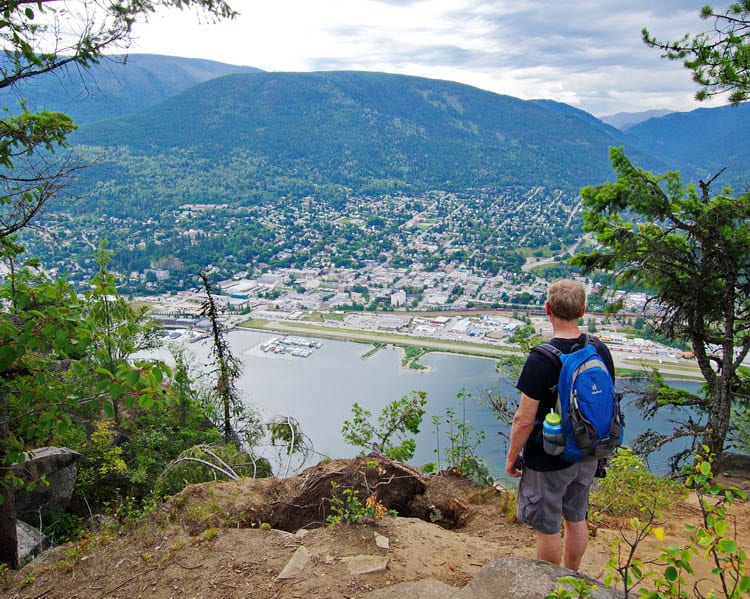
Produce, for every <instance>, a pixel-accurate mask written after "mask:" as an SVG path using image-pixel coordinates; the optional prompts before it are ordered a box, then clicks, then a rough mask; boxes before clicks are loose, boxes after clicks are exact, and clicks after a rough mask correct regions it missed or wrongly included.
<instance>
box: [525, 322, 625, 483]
mask: <svg viewBox="0 0 750 599" xmlns="http://www.w3.org/2000/svg"><path fill="white" fill-rule="evenodd" d="M585 342H586V334H585V333H583V334H582V335H581V336H580V337H578V338H577V339H560V338H558V337H554V338H553V339H551V340H550V344H551V345H554V346H555V347H556V348H557V349H559V350H560V351H561V352H562V353H564V354H569V353H570V352H571V351H574V350H576V349H580V348H581V347H583V346H584V344H585ZM597 351H598V353H599V355H600V356H601V357H602V359H603V360H604V363H605V364H606V366H607V368H608V369H609V372H610V374H611V375H612V380H613V381H614V380H615V365H614V363H613V362H612V354H610V352H609V348H608V347H607V346H606V345H604V343H602V342H601V341H597ZM559 376H560V367H559V366H558V364H557V362H553V361H552V359H551V358H550V357H548V356H546V355H545V354H543V353H541V352H539V351H532V352H530V353H529V356H528V357H527V358H526V363H525V364H524V366H523V370H522V371H521V376H520V377H519V378H518V383H516V389H518V390H519V391H520V392H521V393H525V394H526V395H528V396H529V397H530V398H531V399H535V400H537V401H538V402H539V408H538V410H537V413H536V424H535V425H534V430H533V431H532V433H531V436H530V437H529V440H528V441H527V442H526V446H525V447H524V449H523V461H524V464H525V465H526V466H528V467H529V468H531V469H532V470H537V471H539V472H549V471H552V470H562V469H563V468H567V467H568V466H570V463H569V462H566V461H565V460H563V459H562V458H559V457H558V456H552V455H549V454H548V453H546V452H545V451H544V449H543V448H542V420H543V419H544V416H545V415H546V414H548V413H549V411H550V410H551V409H553V408H554V407H555V404H556V403H557V394H556V393H555V392H553V391H552V388H553V387H554V386H555V385H557V379H558V377H559Z"/></svg>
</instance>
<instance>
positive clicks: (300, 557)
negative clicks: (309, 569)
mask: <svg viewBox="0 0 750 599" xmlns="http://www.w3.org/2000/svg"><path fill="white" fill-rule="evenodd" d="M309 562H310V552H309V551H308V550H307V549H306V548H305V547H304V546H302V547H300V548H298V549H297V551H295V552H294V555H293V556H292V559H290V560H289V561H288V562H287V564H286V566H284V569H283V570H282V571H281V573H280V574H279V575H278V576H277V577H276V580H288V579H289V578H296V577H297V576H299V575H300V574H301V573H302V571H303V570H304V569H305V566H306V565H307V564H308V563H309Z"/></svg>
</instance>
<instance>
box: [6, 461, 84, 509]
mask: <svg viewBox="0 0 750 599" xmlns="http://www.w3.org/2000/svg"><path fill="white" fill-rule="evenodd" d="M80 462H81V454H80V453H78V452H76V451H73V450H72V449H67V448H64V447H41V448H39V449H34V450H32V451H30V452H28V453H27V454H26V461H25V462H24V463H23V464H19V465H18V466H16V474H17V475H18V476H19V477H20V478H22V479H23V481H24V484H23V485H20V484H19V485H18V486H17V488H16V516H17V517H18V518H19V519H21V520H26V521H29V522H34V521H35V520H36V521H38V519H39V514H40V513H50V512H55V511H59V510H62V509H65V507H67V505H68V503H69V502H70V498H71V496H72V495H73V485H74V484H75V482H76V476H77V475H78V466H79V464H80ZM42 476H44V477H45V478H46V480H47V483H49V484H44V485H42V484H38V485H36V486H35V487H34V489H33V490H31V491H27V490H26V488H25V487H26V485H28V483H31V482H38V481H39V480H41V478H42Z"/></svg>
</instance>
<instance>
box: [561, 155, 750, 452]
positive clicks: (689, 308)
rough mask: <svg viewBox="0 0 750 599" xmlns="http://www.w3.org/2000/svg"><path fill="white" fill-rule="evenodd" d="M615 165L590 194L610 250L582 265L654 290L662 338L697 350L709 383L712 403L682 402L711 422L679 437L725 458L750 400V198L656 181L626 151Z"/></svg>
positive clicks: (581, 258)
mask: <svg viewBox="0 0 750 599" xmlns="http://www.w3.org/2000/svg"><path fill="white" fill-rule="evenodd" d="M610 159H611V161H612V166H613V168H614V170H615V172H616V173H617V180H616V181H614V182H611V183H606V184H604V185H600V186H596V187H586V188H584V189H583V190H582V192H581V195H582V197H583V205H584V209H585V211H584V228H585V230H587V231H590V232H593V233H595V234H596V237H597V240H598V241H599V243H600V244H601V247H600V249H598V250H595V251H593V252H591V253H589V254H586V255H578V256H576V257H575V258H574V260H573V263H574V264H576V265H578V266H581V267H583V269H584V270H585V271H586V272H590V271H592V270H595V269H602V270H605V271H609V272H611V273H613V274H614V277H615V279H616V281H617V282H618V283H619V284H624V285H628V284H630V285H635V286H638V287H639V288H646V289H650V290H653V293H652V294H651V297H650V300H649V306H648V308H649V310H648V312H649V313H650V314H651V315H652V317H653V319H654V322H655V330H656V332H657V333H659V334H662V335H664V336H667V337H669V338H673V339H684V340H687V341H688V342H689V343H690V344H691V346H692V348H693V350H694V352H695V356H696V358H697V361H698V365H699V367H700V370H701V373H702V375H703V377H704V378H705V380H706V385H707V392H706V394H705V396H704V397H698V396H695V397H691V398H688V399H686V398H685V397H684V396H683V397H681V399H680V402H681V403H683V404H685V403H690V404H692V405H694V406H696V407H697V408H698V409H699V410H700V411H701V412H702V413H704V414H705V415H706V421H705V423H704V424H703V425H698V423H695V422H693V423H691V425H690V426H689V427H688V428H687V429H684V430H682V431H678V432H677V433H676V435H677V436H687V435H691V436H692V435H700V436H701V437H702V439H703V443H705V444H706V445H708V446H709V447H710V448H711V451H713V452H715V453H716V454H720V453H721V452H722V450H723V449H724V444H725V440H726V437H727V433H728V430H729V418H730V413H731V408H732V403H733V402H735V401H737V402H744V403H747V401H748V398H747V397H744V398H742V397H740V396H739V395H738V393H737V392H738V389H739V388H740V387H741V383H742V381H741V380H740V372H739V368H740V365H741V363H742V361H743V360H744V359H745V358H746V356H747V354H748V350H750V194H748V193H745V194H743V195H740V196H738V197H733V196H732V195H730V192H729V191H728V190H725V191H723V192H722V193H719V194H715V195H712V194H711V189H710V188H711V185H712V184H714V182H715V177H714V178H712V179H711V180H709V181H707V182H704V181H700V183H699V189H697V188H696V187H695V186H694V185H684V184H683V183H682V182H681V181H680V177H679V174H678V173H674V172H670V173H667V174H665V175H661V176H656V175H653V174H651V173H648V172H646V171H644V170H642V169H640V168H638V167H637V166H635V165H633V164H632V163H631V162H630V161H629V160H628V159H627V158H626V157H625V155H624V153H623V150H622V149H621V148H619V149H618V148H613V149H612V150H611V152H610ZM662 440H667V438H666V437H665V438H664V439H662Z"/></svg>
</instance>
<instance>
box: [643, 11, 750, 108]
mask: <svg viewBox="0 0 750 599" xmlns="http://www.w3.org/2000/svg"><path fill="white" fill-rule="evenodd" d="M700 17H701V19H704V20H706V21H713V28H712V29H710V30H708V31H704V32H702V33H699V34H697V35H695V36H690V35H689V34H686V35H685V36H684V37H682V38H681V39H679V40H676V41H673V42H663V41H659V40H657V39H656V38H655V37H653V36H652V35H651V34H650V33H649V31H648V29H643V32H642V35H643V41H644V42H645V43H646V44H648V45H649V46H652V47H655V48H659V49H660V50H663V51H664V55H663V56H664V57H665V58H668V59H670V60H681V61H683V64H684V65H685V67H686V68H687V69H690V70H691V71H693V80H694V81H695V82H696V83H697V84H698V85H700V86H701V89H699V90H698V92H697V93H696V94H695V97H696V99H697V100H706V99H708V98H711V97H713V96H716V95H718V94H722V93H726V92H729V101H730V102H731V103H732V104H739V103H740V102H745V101H747V100H748V98H750V0H741V1H739V2H733V3H732V4H730V5H729V7H728V8H727V10H726V11H725V12H723V13H718V12H716V11H715V10H714V9H713V8H712V7H711V6H704V7H703V9H702V10H701V13H700Z"/></svg>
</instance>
